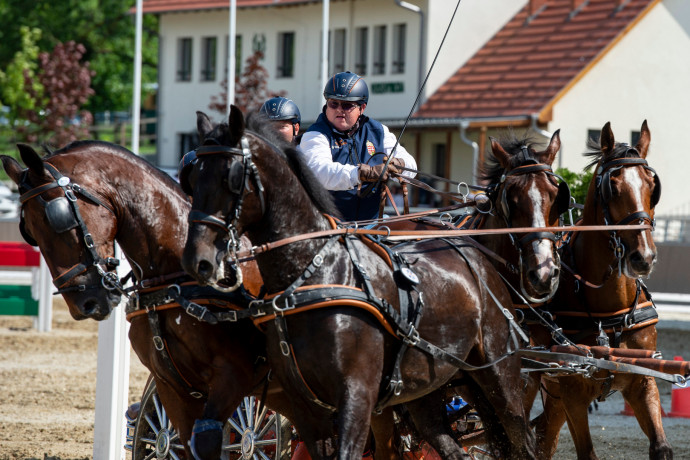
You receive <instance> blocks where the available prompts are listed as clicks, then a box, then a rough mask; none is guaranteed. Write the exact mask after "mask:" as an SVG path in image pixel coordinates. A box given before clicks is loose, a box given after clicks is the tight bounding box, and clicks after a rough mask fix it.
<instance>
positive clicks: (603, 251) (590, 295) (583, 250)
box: [571, 196, 637, 311]
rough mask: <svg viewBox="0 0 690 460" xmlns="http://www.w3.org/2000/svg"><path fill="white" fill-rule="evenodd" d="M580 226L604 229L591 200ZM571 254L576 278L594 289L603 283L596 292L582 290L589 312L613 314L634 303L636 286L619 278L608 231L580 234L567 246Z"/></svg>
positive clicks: (593, 290) (600, 216)
mask: <svg viewBox="0 0 690 460" xmlns="http://www.w3.org/2000/svg"><path fill="white" fill-rule="evenodd" d="M581 225H583V226H592V225H604V219H603V214H602V213H601V206H600V205H595V201H594V197H593V196H592V197H590V196H588V197H587V200H586V201H585V209H584V212H583V217H582V223H581ZM571 252H572V257H573V259H574V265H575V269H576V270H577V272H578V274H579V275H580V276H582V277H583V278H584V279H585V280H586V281H588V282H589V283H592V284H595V285H600V284H602V283H603V286H602V287H600V288H596V289H594V288H587V287H586V288H584V289H585V295H584V298H585V301H586V302H587V305H588V307H589V308H590V309H591V310H592V311H614V310H615V311H617V310H620V309H623V308H626V307H628V306H629V305H630V304H631V303H632V302H633V301H634V299H635V295H636V289H637V284H636V282H635V280H634V279H632V278H629V277H627V276H625V275H623V274H622V273H621V274H620V275H619V273H618V263H617V260H616V257H615V255H614V252H613V249H612V247H611V235H610V233H609V232H608V231H587V232H580V233H579V234H578V235H577V238H575V240H574V242H573V243H572V245H571Z"/></svg>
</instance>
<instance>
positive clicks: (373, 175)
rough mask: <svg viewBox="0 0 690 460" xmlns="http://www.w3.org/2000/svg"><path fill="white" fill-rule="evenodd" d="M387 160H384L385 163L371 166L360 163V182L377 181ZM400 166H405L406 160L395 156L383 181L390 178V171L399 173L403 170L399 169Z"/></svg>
mask: <svg viewBox="0 0 690 460" xmlns="http://www.w3.org/2000/svg"><path fill="white" fill-rule="evenodd" d="M385 161H386V160H384V162H383V163H381V164H380V165H376V166H369V165H367V164H364V163H362V164H361V165H359V180H360V182H376V181H377V180H379V176H380V175H381V173H382V172H383V167H384V166H385V165H386V163H385ZM399 166H405V162H404V161H403V160H401V159H400V158H393V159H392V160H391V162H390V163H389V164H388V168H387V169H386V173H385V174H384V176H383V177H382V178H381V181H383V182H385V181H387V180H388V175H389V174H390V173H397V174H400V173H401V172H402V170H400V169H398V167H399Z"/></svg>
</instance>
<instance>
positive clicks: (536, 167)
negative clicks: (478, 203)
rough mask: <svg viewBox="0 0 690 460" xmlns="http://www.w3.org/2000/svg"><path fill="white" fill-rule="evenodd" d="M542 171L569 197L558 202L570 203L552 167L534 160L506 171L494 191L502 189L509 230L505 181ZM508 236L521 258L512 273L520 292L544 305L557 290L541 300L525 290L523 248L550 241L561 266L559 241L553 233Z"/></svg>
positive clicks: (502, 199) (502, 209)
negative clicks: (533, 243) (531, 244)
mask: <svg viewBox="0 0 690 460" xmlns="http://www.w3.org/2000/svg"><path fill="white" fill-rule="evenodd" d="M523 154H524V155H529V156H531V155H530V154H529V151H528V150H527V148H526V147H525V146H523ZM528 161H530V160H528ZM540 171H544V172H545V173H546V174H548V175H550V176H554V177H556V178H558V179H559V180H560V184H559V186H558V189H559V190H558V193H559V195H561V194H566V195H567V196H565V197H558V199H557V201H559V202H560V201H561V200H565V202H566V203H569V202H570V188H569V187H568V184H567V183H566V182H565V181H564V180H563V178H562V177H560V176H559V175H557V174H555V173H554V172H553V170H552V169H551V166H549V165H547V164H545V163H537V162H536V160H534V159H532V160H531V162H530V163H528V164H525V165H522V166H518V167H516V168H513V169H511V170H510V171H506V172H505V173H504V174H503V175H502V176H501V180H500V182H499V183H498V184H497V185H496V186H495V188H494V189H493V193H494V196H495V194H496V193H498V189H499V188H500V189H501V192H500V198H499V199H498V201H499V203H500V209H501V211H502V214H503V219H504V221H505V223H506V227H507V228H512V223H511V219H510V207H509V206H508V197H507V192H506V187H505V180H506V179H507V178H508V177H510V176H520V175H524V174H531V173H535V172H540ZM491 192H492V191H489V193H491ZM560 212H565V210H560V209H559V213H560ZM508 236H509V237H510V242H511V243H512V244H513V247H515V249H516V250H517V252H518V257H519V259H518V266H519V269H518V270H519V271H518V270H516V269H515V267H513V270H512V271H513V272H514V273H516V274H518V275H519V278H520V291H521V292H522V295H523V296H524V297H525V298H526V299H527V300H529V301H530V302H532V303H544V302H546V301H548V300H549V299H551V298H552V297H553V296H554V294H555V293H556V290H555V289H554V290H552V292H551V293H550V294H549V295H547V296H546V297H544V298H541V299H537V298H535V297H532V296H530V295H529V294H528V293H527V291H526V289H525V286H524V279H523V278H524V276H523V272H522V269H523V264H522V248H523V247H524V246H525V245H526V244H528V243H530V242H532V241H534V240H538V239H540V240H549V241H551V243H552V247H553V257H554V259H555V260H556V261H557V263H558V264H559V265H560V255H559V253H558V251H557V250H556V242H557V241H558V238H557V237H556V234H554V233H552V232H532V233H527V234H526V235H524V236H523V237H521V238H519V239H517V238H516V236H515V235H514V234H513V233H509V234H508Z"/></svg>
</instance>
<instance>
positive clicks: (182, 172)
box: [177, 150, 197, 195]
mask: <svg viewBox="0 0 690 460" xmlns="http://www.w3.org/2000/svg"><path fill="white" fill-rule="evenodd" d="M196 159H197V158H196V150H192V151H190V152H187V153H185V154H184V156H183V157H182V159H181V160H180V165H179V166H178V167H177V179H178V180H179V181H180V185H181V186H182V190H184V192H185V193H186V194H187V195H191V194H192V189H191V188H190V187H189V183H188V182H187V176H189V171H190V170H191V169H192V167H193V166H194V163H196Z"/></svg>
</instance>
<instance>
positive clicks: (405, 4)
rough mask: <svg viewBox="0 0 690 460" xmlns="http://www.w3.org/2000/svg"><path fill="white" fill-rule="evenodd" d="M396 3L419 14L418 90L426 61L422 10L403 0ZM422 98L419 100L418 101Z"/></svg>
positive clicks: (397, 0) (422, 79)
mask: <svg viewBox="0 0 690 460" xmlns="http://www.w3.org/2000/svg"><path fill="white" fill-rule="evenodd" d="M393 1H394V2H395V4H396V5H398V6H399V7H401V8H405V9H406V10H409V11H412V12H413V13H417V14H418V15H419V37H420V39H419V65H418V71H417V90H419V89H420V88H421V87H422V82H423V81H424V70H425V65H426V64H425V61H426V56H425V54H424V49H425V46H426V32H425V31H424V10H422V8H420V7H419V6H417V5H413V4H411V3H408V2H405V1H403V0H393ZM421 102H422V100H420V103H421Z"/></svg>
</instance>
